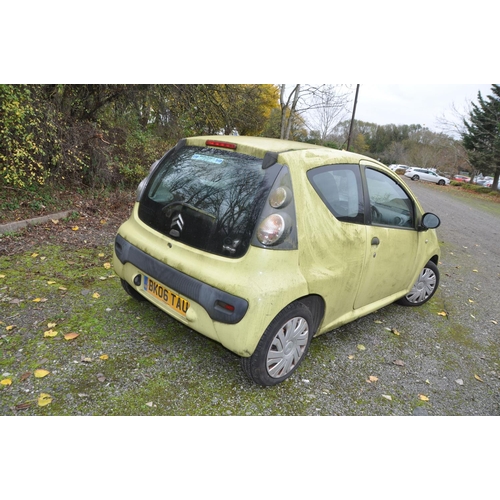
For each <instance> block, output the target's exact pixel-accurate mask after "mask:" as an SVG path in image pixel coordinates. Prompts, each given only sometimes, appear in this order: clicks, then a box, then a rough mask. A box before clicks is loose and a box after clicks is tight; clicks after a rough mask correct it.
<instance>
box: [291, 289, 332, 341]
mask: <svg viewBox="0 0 500 500" xmlns="http://www.w3.org/2000/svg"><path fill="white" fill-rule="evenodd" d="M293 302H301V303H302V304H304V305H305V306H306V307H307V308H308V309H309V311H311V314H312V317H313V318H314V325H313V330H314V334H316V332H317V331H318V328H319V326H320V325H321V323H322V321H323V317H324V314H325V300H324V299H323V297H321V296H320V295H317V294H311V295H306V296H304V297H300V298H298V299H296V300H294V301H293ZM293 302H292V304H293Z"/></svg>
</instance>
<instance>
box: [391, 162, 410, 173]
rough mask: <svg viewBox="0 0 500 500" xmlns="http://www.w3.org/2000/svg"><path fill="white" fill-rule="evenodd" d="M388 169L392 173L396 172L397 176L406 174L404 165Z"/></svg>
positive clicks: (392, 166)
mask: <svg viewBox="0 0 500 500" xmlns="http://www.w3.org/2000/svg"><path fill="white" fill-rule="evenodd" d="M389 168H390V169H391V170H392V171H393V172H396V173H397V174H404V173H405V172H406V169H408V168H409V167H407V166H406V165H395V164H393V165H389Z"/></svg>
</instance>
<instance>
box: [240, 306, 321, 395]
mask: <svg viewBox="0 0 500 500" xmlns="http://www.w3.org/2000/svg"><path fill="white" fill-rule="evenodd" d="M314 324H315V322H314V320H313V315H312V313H311V311H310V310H309V308H308V307H306V306H305V305H304V304H303V303H301V302H294V303H292V304H290V305H288V306H287V307H285V309H283V310H282V311H281V312H280V313H279V314H278V315H277V316H276V318H274V320H273V321H272V322H271V323H270V325H269V326H268V327H267V329H266V331H265V332H264V335H262V337H261V339H260V341H259V343H258V344H257V348H256V349H255V351H254V353H253V354H252V355H251V356H250V357H247V358H241V367H242V369H243V371H244V372H245V374H246V375H247V376H248V377H249V378H250V379H252V380H253V381H254V382H256V383H257V384H260V385H263V386H273V385H276V384H279V383H280V382H283V381H284V380H286V379H287V378H288V377H290V376H291V375H292V374H293V373H294V372H295V370H297V368H298V367H299V365H300V363H302V361H303V359H304V358H305V356H306V354H307V351H308V350H309V345H310V343H311V339H312V337H313V336H314V333H315V332H314V331H313V328H314V326H313V325H314Z"/></svg>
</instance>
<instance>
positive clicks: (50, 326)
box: [47, 323, 57, 328]
mask: <svg viewBox="0 0 500 500" xmlns="http://www.w3.org/2000/svg"><path fill="white" fill-rule="evenodd" d="M56 325H57V323H47V327H48V328H54V326H56Z"/></svg>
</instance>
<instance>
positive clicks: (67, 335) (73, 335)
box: [64, 332, 80, 340]
mask: <svg viewBox="0 0 500 500" xmlns="http://www.w3.org/2000/svg"><path fill="white" fill-rule="evenodd" d="M79 335H80V334H79V333H75V332H71V333H65V334H64V338H65V339H66V340H73V339H76V337H78V336H79Z"/></svg>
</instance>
